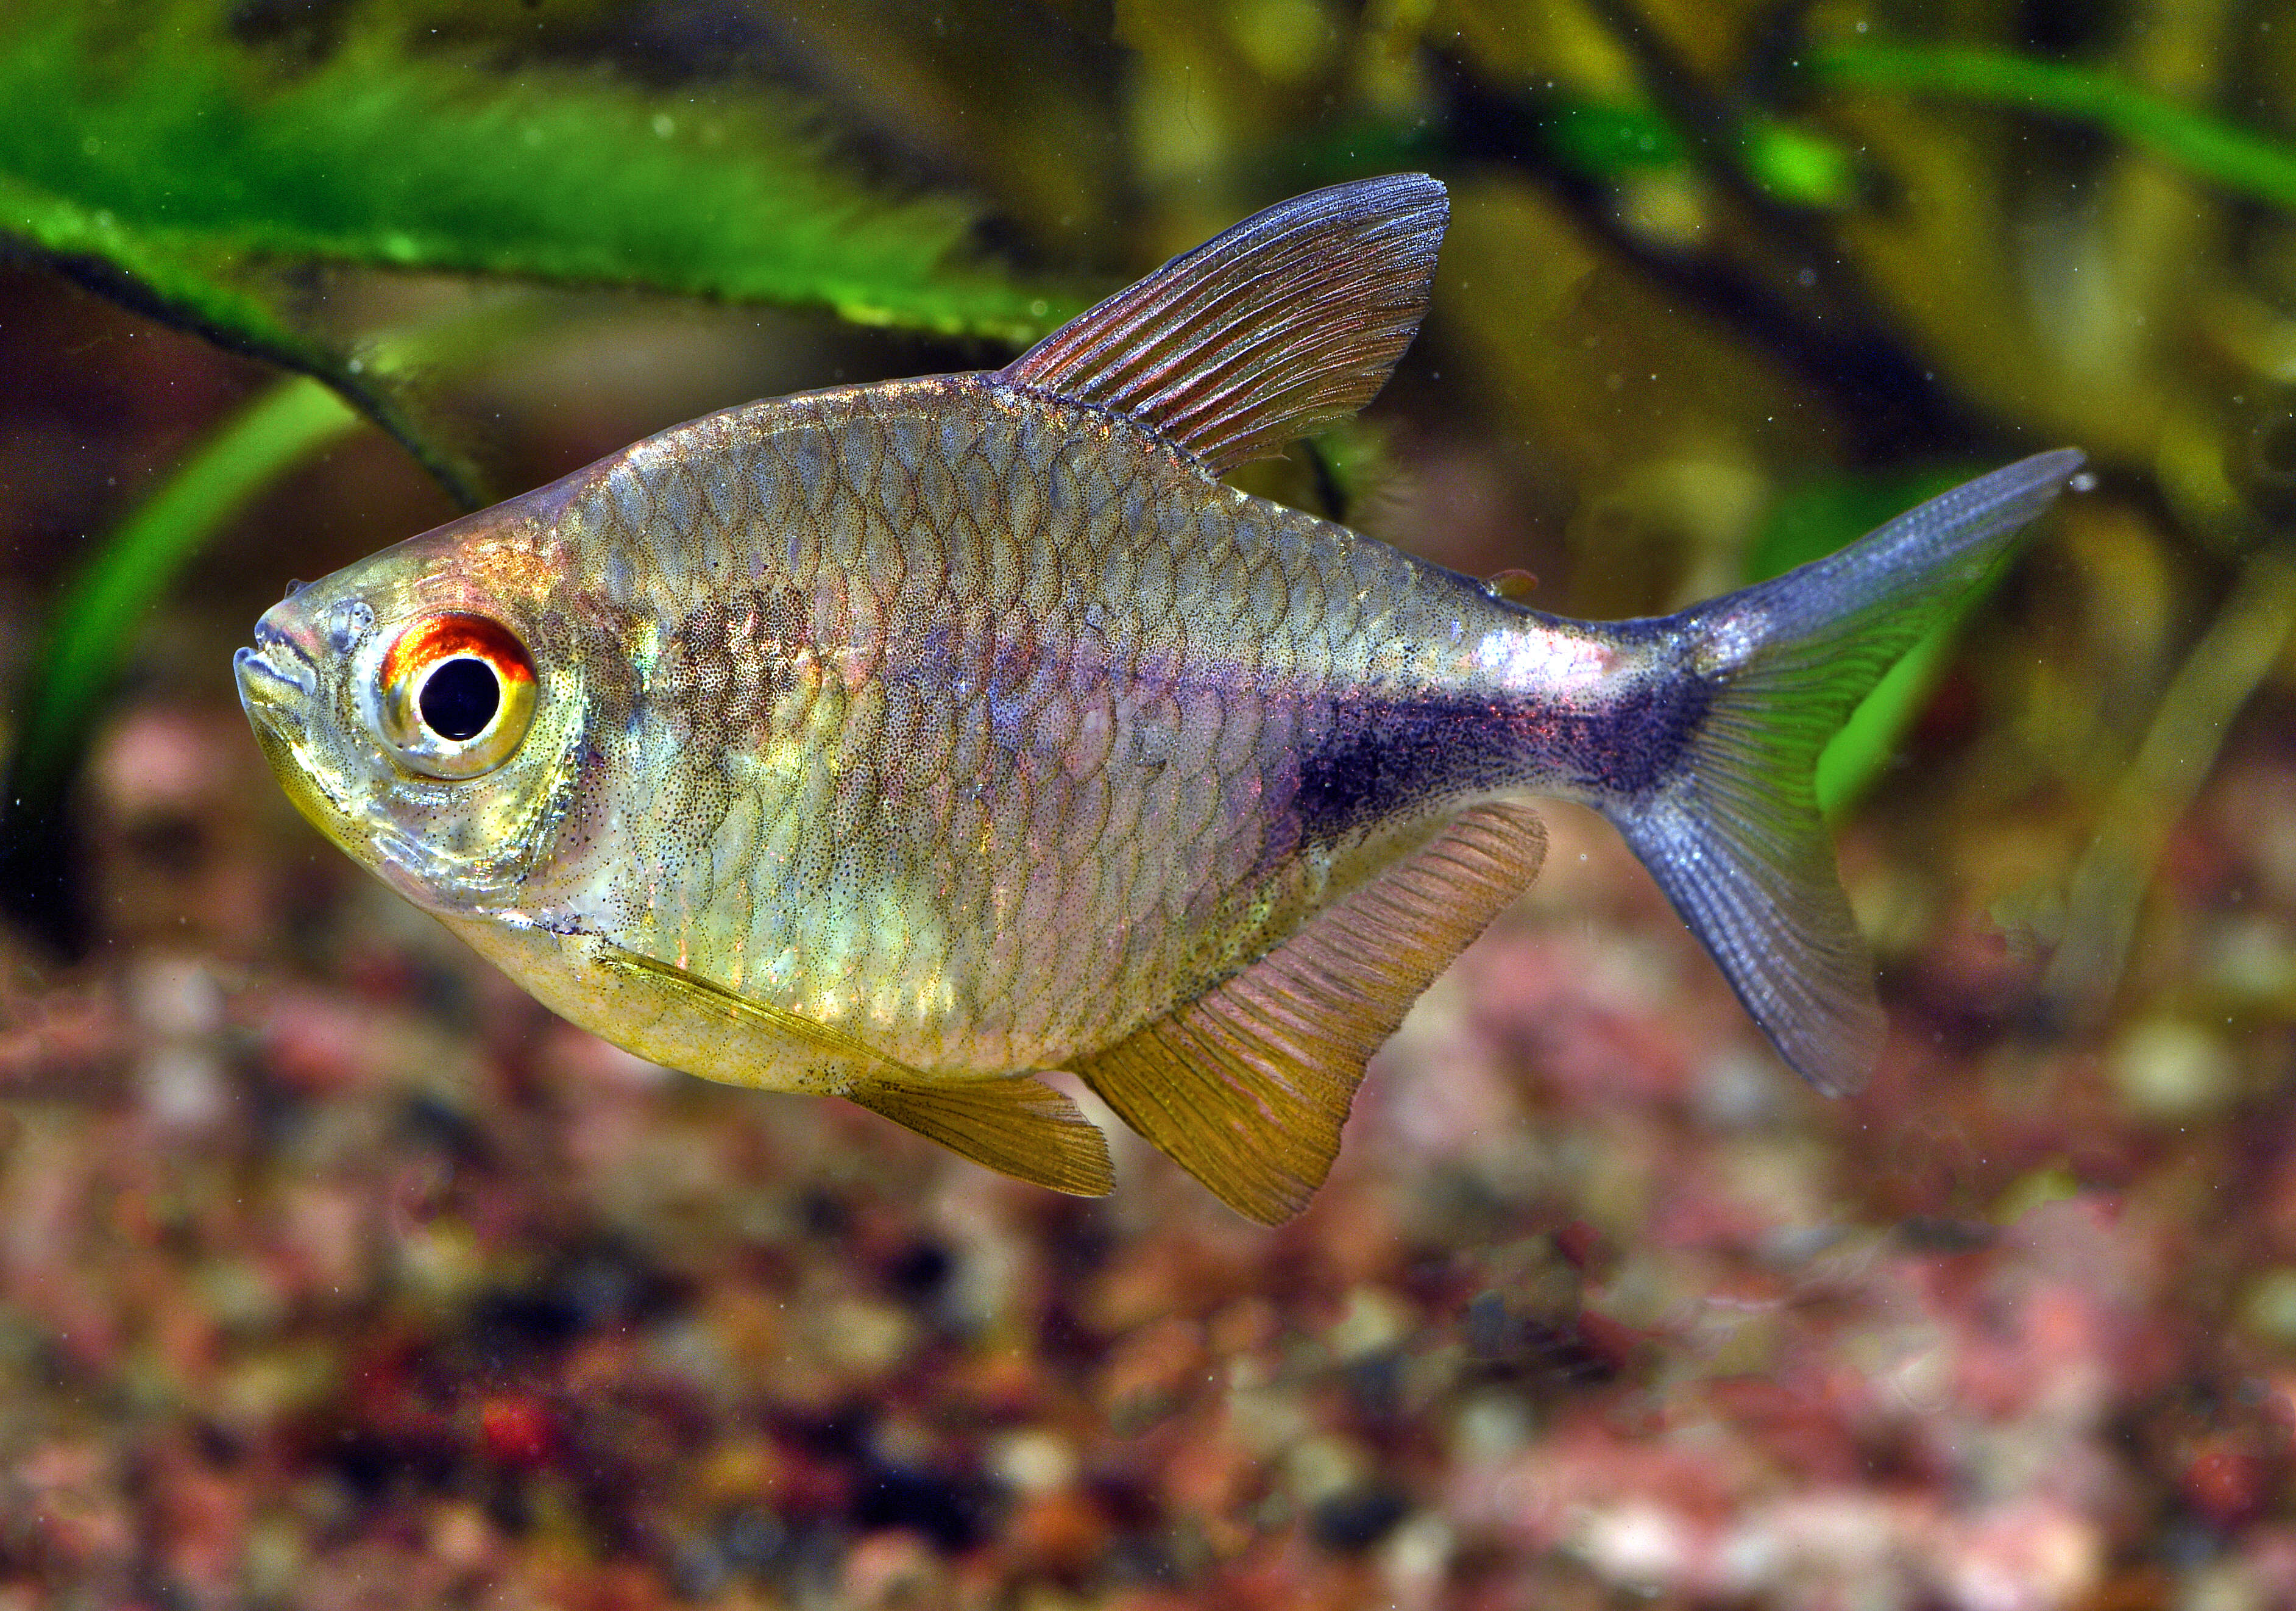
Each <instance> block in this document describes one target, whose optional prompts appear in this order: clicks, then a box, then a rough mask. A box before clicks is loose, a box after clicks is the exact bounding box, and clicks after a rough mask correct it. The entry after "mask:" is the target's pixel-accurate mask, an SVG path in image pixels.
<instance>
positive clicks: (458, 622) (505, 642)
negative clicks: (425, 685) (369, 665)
mask: <svg viewBox="0 0 2296 1611" xmlns="http://www.w3.org/2000/svg"><path fill="white" fill-rule="evenodd" d="M460 655H468V656H469V657H471V658H472V659H476V660H484V661H485V662H486V663H487V664H488V665H489V666H493V667H494V671H495V675H496V676H497V677H500V678H501V679H502V681H503V686H504V688H505V689H507V688H509V687H511V686H512V685H513V684H515V683H532V682H533V681H534V661H533V660H532V658H529V656H528V654H527V652H526V645H525V644H523V643H521V642H519V641H518V638H517V637H516V635H515V634H512V631H511V629H510V628H509V627H507V626H504V625H503V624H502V623H501V622H500V621H497V620H495V619H493V618H492V617H488V616H474V615H467V614H465V613H463V611H461V610H450V611H447V613H445V614H443V615H435V616H429V617H424V618H423V619H422V620H420V621H416V622H415V623H414V624H413V625H412V626H408V627H407V629H406V631H405V632H402V633H400V634H398V642H395V643H393V644H392V645H391V646H390V650H389V653H387V654H385V655H384V656H383V657H382V673H381V675H382V685H383V686H384V687H385V688H398V687H403V686H405V685H406V683H409V682H411V681H412V680H413V679H414V677H417V676H419V675H422V673H423V672H424V671H427V670H428V669H430V667H431V666H436V665H437V664H439V662H440V661H441V660H451V659H454V658H456V657H457V656H460Z"/></svg>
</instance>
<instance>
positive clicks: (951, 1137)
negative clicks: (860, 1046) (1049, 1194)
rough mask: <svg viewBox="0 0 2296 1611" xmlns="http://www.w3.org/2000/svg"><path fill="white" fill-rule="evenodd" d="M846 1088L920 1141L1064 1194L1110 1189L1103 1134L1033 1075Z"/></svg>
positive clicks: (1081, 1194) (855, 1098)
mask: <svg viewBox="0 0 2296 1611" xmlns="http://www.w3.org/2000/svg"><path fill="white" fill-rule="evenodd" d="M845 1094H846V1098H847V1100H849V1101H855V1102H858V1103H859V1104H860V1105H861V1106H862V1107H864V1108H868V1109H869V1110H870V1111H872V1112H873V1113H881V1114H883V1115H884V1116H886V1117H887V1118H889V1119H890V1120H892V1121H893V1123H895V1124H904V1125H906V1126H907V1127H908V1128H909V1129H911V1130H914V1131H915V1132H916V1133H918V1134H919V1135H921V1136H922V1137H924V1138H925V1140H927V1141H939V1143H940V1144H941V1145H942V1146H944V1147H946V1148H947V1149H949V1150H950V1151H951V1152H955V1153H958V1154H961V1155H962V1156H964V1157H969V1158H971V1159H972V1161H973V1162H974V1163H976V1164H982V1165H987V1166H988V1167H989V1168H991V1169H994V1170H996V1172H997V1173H1000V1174H1009V1175H1011V1176H1012V1177H1013V1179H1015V1180H1021V1181H1027V1182H1029V1184H1031V1185H1035V1186H1049V1187H1051V1188H1052V1189H1053V1190H1054V1191H1065V1192H1067V1193H1068V1194H1069V1195H1070V1197H1106V1196H1107V1195H1108V1194H1109V1193H1110V1192H1111V1191H1113V1190H1116V1172H1115V1170H1114V1169H1113V1168H1112V1167H1111V1165H1110V1164H1109V1161H1108V1138H1107V1137H1106V1136H1104V1135H1103V1134H1101V1133H1100V1128H1099V1126H1098V1125H1096V1124H1094V1123H1093V1122H1092V1121H1091V1120H1090V1119H1087V1118H1086V1117H1085V1116H1084V1115H1083V1114H1082V1113H1080V1112H1078V1110H1077V1105H1076V1104H1075V1103H1074V1102H1072V1101H1070V1100H1069V1099H1068V1098H1067V1097H1066V1096H1064V1095H1062V1093H1061V1092H1057V1091H1055V1090H1054V1089H1053V1088H1052V1087H1051V1086H1050V1085H1047V1084H1045V1083H1044V1082H1043V1081H1042V1080H1039V1079H1037V1078H1035V1077H1033V1076H1032V1075H1025V1074H1006V1075H997V1076H996V1078H994V1079H985V1080H955V1081H935V1082H933V1083H931V1084H914V1083H909V1082H905V1081H898V1080H882V1081H878V1082H875V1083H873V1084H860V1085H856V1086H855V1087H854V1088H853V1089H852V1090H851V1091H849V1092H846V1093H845Z"/></svg>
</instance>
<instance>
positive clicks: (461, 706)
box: [416, 655, 502, 743]
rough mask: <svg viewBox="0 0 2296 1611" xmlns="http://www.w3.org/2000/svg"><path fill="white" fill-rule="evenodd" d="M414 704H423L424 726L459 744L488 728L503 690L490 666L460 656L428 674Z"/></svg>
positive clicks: (465, 656)
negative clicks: (427, 680)
mask: <svg viewBox="0 0 2296 1611" xmlns="http://www.w3.org/2000/svg"><path fill="white" fill-rule="evenodd" d="M416 703H417V704H418V705H420V706H421V707H422V724H423V725H424V726H425V727H428V728H429V729H430V731H431V732H435V733H437V734H438V735H439V737H440V738H442V739H452V740H455V742H456V743H460V742H461V741H462V740H464V739H475V738H477V737H478V736H479V735H480V733H482V732H485V731H486V730H487V724H488V723H489V722H491V721H493V720H494V719H495V709H496V707H497V706H499V705H501V703H502V690H501V688H500V687H499V686H497V685H496V682H495V673H494V667H493V666H489V665H488V664H487V663H486V662H485V661H484V660H473V659H471V658H470V657H469V656H467V655H460V656H457V657H456V658H454V659H451V660H449V661H447V663H446V664H445V665H444V666H440V667H439V669H438V670H436V671H434V672H432V673H431V674H430V681H429V682H427V683H423V684H422V698H421V699H418V700H417V701H416Z"/></svg>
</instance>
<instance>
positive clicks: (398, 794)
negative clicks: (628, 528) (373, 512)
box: [234, 489, 600, 916]
mask: <svg viewBox="0 0 2296 1611" xmlns="http://www.w3.org/2000/svg"><path fill="white" fill-rule="evenodd" d="M547 490H549V489H545V491H547ZM554 527H555V522H554V520H553V519H552V509H551V507H550V501H549V500H547V499H545V498H541V497H539V496H538V495H532V494H530V495H528V497H526V498H523V499H516V500H512V502H511V503H504V504H498V505H496V507H494V508H493V509H489V510H485V511H480V513H478V514H475V515H471V516H469V517H466V518H465V519H462V520H458V521H455V523H453V524H452V525H449V526H444V527H439V529H437V530H436V531H432V532H429V533H426V534H424V535H423V536H419V537H414V538H412V539H410V540H408V541H407V542H405V543H402V544H398V545H397V546H395V547H392V548H389V549H385V550H384V551H383V552H381V553H378V554H374V555H372V556H370V557H369V558H367V559H365V560H360V561H359V562H358V563H357V564H355V565H351V566H348V567H347V568H344V569H342V570H340V571H337V572H335V573H334V574H333V575H332V576H330V577H324V578H322V579H321V580H319V581H316V582H312V583H307V584H303V585H298V586H297V587H295V588H294V589H293V590H292V591H291V592H290V593H289V594H288V596H287V597H286V598H284V599H283V600H282V601H280V602H278V603H277V604H275V605H273V606H272V607H271V609H269V610H267V611H266V612H265V614H264V616H263V617H262V619H260V620H259V621H258V622H257V623H256V626H255V643H254V646H253V647H252V648H249V649H242V650H239V651H238V653H237V655H236V656H235V657H234V672H235V674H236V676H237V679H238V683H239V695H240V702H241V704H242V707H245V709H246V711H247V715H248V719H249V722H250V724H252V726H253V727H254V729H255V735H256V739H257V741H258V743H259V744H260V745H261V746H262V748H263V752H264V755H265V756H266V759H268V760H269V761H270V763H271V768H272V771H273V772H274V773H276V774H277V776H278V779H279V781H280V783H281V785H282V787H283V788H284V789H285V790H286V792H287V795H288V797H289V798H291V800H293V801H294V803H295V805H296V806H297V808H298V809H299V810H300V811H301V812H302V814H304V816H306V817H307V818H308V819H309V820H310V822H312V823H313V824H314V825H315V826H316V828H317V829H318V830H319V831H320V832H321V833H323V834H324V835H325V836H326V837H327V838H329V839H332V841H333V842H334V843H335V844H336V845H338V846H340V847H341V848H342V849H343V850H344V851H345V852H347V853H348V855H350V856H351V857H352V859H353V860H355V861H357V862H359V863H363V864H364V865H365V866H367V867H368V868H370V869H372V870H373V871H374V872H376V873H377V874H379V875H380V876H381V878H382V879H383V880H384V881H385V882H386V883H389V885H390V886H391V887H394V888H396V889H398V891H399V892H400V893H401V894H402V895H406V896H407V897H408V898H409V899H411V900H413V901H414V902H415V903H416V904H419V905H422V906H424V907H426V908H428V909H430V910H431V911H434V912H440V913H442V914H446V915H450V916H471V915H478V914H492V915H497V916H501V915H511V914H514V913H515V912H516V911H517V910H518V909H519V908H520V907H521V905H524V904H530V902H531V900H532V898H533V891H532V890H531V889H530V888H529V884H530V882H531V875H532V874H533V873H534V871H535V870H536V869H537V866H538V865H540V864H541V863H544V862H545V859H546V858H547V855H548V853H549V850H550V848H551V846H552V841H553V839H554V838H555V836H556V834H557V831H558V830H559V828H560V826H561V824H562V822H563V820H564V817H565V814H566V811H567V806H568V803H569V800H570V797H571V795H572V793H573V789H574V785H575V782H576V775H577V772H578V756H580V755H581V753H582V751H583V738H584V734H585V732H586V730H587V727H588V725H589V724H590V722H591V720H592V716H593V713H592V708H591V707H592V705H593V697H592V696H593V688H594V683H595V682H596V680H597V679H596V678H595V676H594V675H593V672H592V667H593V666H594V665H595V664H596V663H597V661H598V659H599V658H600V657H599V656H598V655H597V654H596V653H594V652H589V651H588V650H589V646H587V645H586V644H585V642H583V634H582V633H581V631H580V630H579V629H578V627H576V626H573V625H571V624H570V617H569V614H568V612H567V610H566V609H564V608H563V606H564V604H565V602H566V599H565V588H566V582H565V578H564V575H563V567H562V564H561V563H560V555H559V553H558V550H557V538H556V533H555V529H554Z"/></svg>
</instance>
